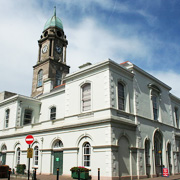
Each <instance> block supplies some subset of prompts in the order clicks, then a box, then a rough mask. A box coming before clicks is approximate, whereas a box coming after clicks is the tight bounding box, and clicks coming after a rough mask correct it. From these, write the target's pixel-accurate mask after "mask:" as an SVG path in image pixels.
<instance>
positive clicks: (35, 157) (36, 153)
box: [34, 146, 39, 166]
mask: <svg viewBox="0 0 180 180" xmlns="http://www.w3.org/2000/svg"><path fill="white" fill-rule="evenodd" d="M38 155H39V149H38V146H35V147H34V165H35V166H38V159H39V157H38Z"/></svg>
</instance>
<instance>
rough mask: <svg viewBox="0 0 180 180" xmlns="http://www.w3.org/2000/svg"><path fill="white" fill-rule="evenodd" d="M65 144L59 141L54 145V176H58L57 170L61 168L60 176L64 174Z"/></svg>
mask: <svg viewBox="0 0 180 180" xmlns="http://www.w3.org/2000/svg"><path fill="white" fill-rule="evenodd" d="M62 147H63V143H62V141H61V140H59V139H57V140H56V141H55V142H54V145H53V158H54V159H53V162H54V163H53V174H54V175H57V168H59V175H62V174H63V151H62Z"/></svg>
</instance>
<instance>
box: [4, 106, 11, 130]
mask: <svg viewBox="0 0 180 180" xmlns="http://www.w3.org/2000/svg"><path fill="white" fill-rule="evenodd" d="M9 114H10V109H6V112H5V128H8V126H9Z"/></svg>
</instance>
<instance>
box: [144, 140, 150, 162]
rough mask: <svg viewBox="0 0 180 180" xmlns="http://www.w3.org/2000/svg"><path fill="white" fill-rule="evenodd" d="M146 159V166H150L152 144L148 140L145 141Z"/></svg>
mask: <svg viewBox="0 0 180 180" xmlns="http://www.w3.org/2000/svg"><path fill="white" fill-rule="evenodd" d="M145 157H146V165H150V142H149V140H147V139H146V141H145Z"/></svg>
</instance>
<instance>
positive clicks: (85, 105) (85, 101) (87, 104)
mask: <svg viewBox="0 0 180 180" xmlns="http://www.w3.org/2000/svg"><path fill="white" fill-rule="evenodd" d="M90 109H91V85H90V84H86V85H84V86H83V87H82V110H83V111H87V110H90Z"/></svg>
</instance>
